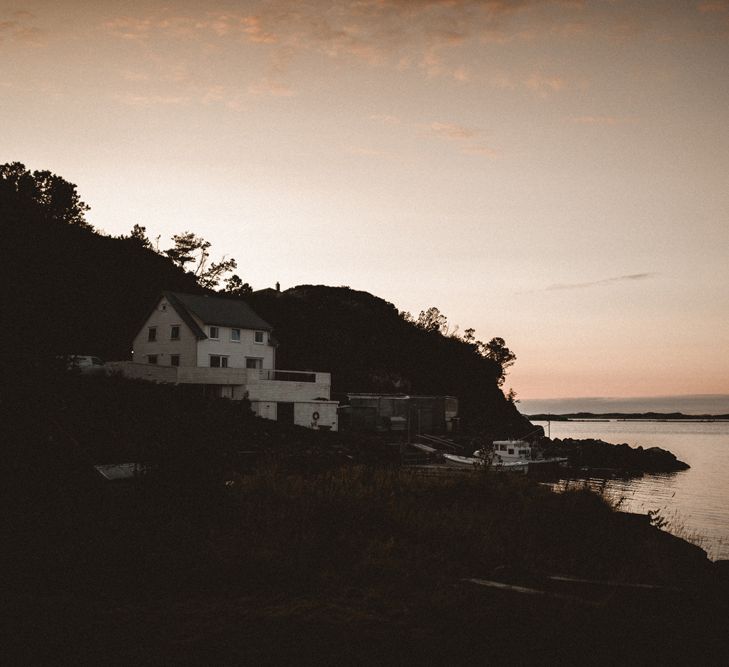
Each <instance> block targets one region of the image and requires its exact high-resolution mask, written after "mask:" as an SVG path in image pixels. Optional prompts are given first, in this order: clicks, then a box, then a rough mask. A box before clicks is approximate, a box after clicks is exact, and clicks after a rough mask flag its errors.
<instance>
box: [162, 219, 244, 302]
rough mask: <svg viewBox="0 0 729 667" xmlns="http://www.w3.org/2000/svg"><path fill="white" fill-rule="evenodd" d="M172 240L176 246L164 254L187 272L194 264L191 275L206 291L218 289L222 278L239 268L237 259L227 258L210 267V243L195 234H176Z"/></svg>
mask: <svg viewBox="0 0 729 667" xmlns="http://www.w3.org/2000/svg"><path fill="white" fill-rule="evenodd" d="M172 240H173V241H174V242H175V245H174V246H173V247H172V248H169V249H168V250H165V251H164V254H165V255H167V257H169V258H170V259H171V260H172V261H173V262H174V263H175V264H176V265H177V266H179V267H180V268H182V269H184V270H187V265H188V264H190V263H191V262H192V263H194V264H195V267H194V269H193V270H192V271H191V273H192V274H193V275H194V276H195V277H196V278H197V282H198V284H199V285H200V286H201V287H204V288H206V289H213V288H214V287H217V285H218V283H219V282H220V280H221V278H222V277H223V276H224V275H225V274H226V273H228V272H229V271H232V270H233V269H235V268H236V267H237V266H238V264H237V263H236V261H235V259H233V258H232V257H231V258H230V259H225V256H223V258H222V259H221V260H220V261H219V262H213V263H212V264H210V265H209V266H208V260H209V259H210V253H209V252H208V248H210V242H209V241H206V240H205V239H204V238H202V237H201V236H197V235H196V234H194V233H193V232H183V233H182V234H175V235H174V236H173V237H172Z"/></svg>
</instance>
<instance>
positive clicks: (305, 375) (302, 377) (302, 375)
mask: <svg viewBox="0 0 729 667" xmlns="http://www.w3.org/2000/svg"><path fill="white" fill-rule="evenodd" d="M259 372H260V378H261V380H275V381H279V382H316V373H311V372H307V371H277V370H275V369H265V370H261V371H259Z"/></svg>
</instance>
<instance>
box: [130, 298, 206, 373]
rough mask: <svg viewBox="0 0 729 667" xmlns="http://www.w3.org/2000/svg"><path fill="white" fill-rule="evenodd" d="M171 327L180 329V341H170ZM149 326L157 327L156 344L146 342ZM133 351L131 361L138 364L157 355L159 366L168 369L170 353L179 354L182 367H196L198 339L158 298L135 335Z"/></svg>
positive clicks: (169, 306)
mask: <svg viewBox="0 0 729 667" xmlns="http://www.w3.org/2000/svg"><path fill="white" fill-rule="evenodd" d="M173 325H178V326H179V327H180V339H179V340H170V329H171V327H172V326H173ZM149 327H157V340H156V341H155V342H149V341H148V340H147V338H148V330H149ZM132 349H133V350H134V352H133V356H132V359H133V361H135V362H136V363H139V364H146V363H147V355H148V354H156V355H157V363H158V364H159V365H160V366H169V365H170V356H171V355H173V354H179V355H180V365H181V366H196V365H197V363H198V360H197V338H196V337H195V335H194V334H193V333H192V331H191V330H190V328H189V327H188V326H187V325H186V324H185V323H184V322H183V321H182V318H181V317H180V316H179V315H178V314H177V311H176V310H175V309H174V308H173V307H172V306H171V305H170V303H169V302H168V301H167V299H165V298H164V297H162V298H161V299H160V301H159V302H158V303H157V306H156V307H155V309H154V310H153V311H152V314H151V315H150V316H149V317H148V318H147V321H146V322H145V323H144V325H143V326H142V328H141V329H140V330H139V333H137V336H136V337H135V338H134V342H133V344H132Z"/></svg>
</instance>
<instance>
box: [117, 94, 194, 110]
mask: <svg viewBox="0 0 729 667" xmlns="http://www.w3.org/2000/svg"><path fill="white" fill-rule="evenodd" d="M114 97H115V99H116V100H117V101H118V102H121V103H122V104H125V105H127V106H130V107H152V106H177V105H183V104H187V103H188V102H189V101H190V99H189V98H188V97H185V96H181V95H141V94H136V93H119V94H117V95H115V96H114Z"/></svg>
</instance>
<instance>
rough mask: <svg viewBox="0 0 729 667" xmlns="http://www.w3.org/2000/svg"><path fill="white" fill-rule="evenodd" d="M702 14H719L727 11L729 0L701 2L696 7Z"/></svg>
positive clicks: (728, 9)
mask: <svg viewBox="0 0 729 667" xmlns="http://www.w3.org/2000/svg"><path fill="white" fill-rule="evenodd" d="M696 9H698V10H699V12H701V13H702V14H720V13H723V12H726V11H729V2H727V1H726V0H714V1H713V2H701V3H699V5H698V6H697V7H696Z"/></svg>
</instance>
